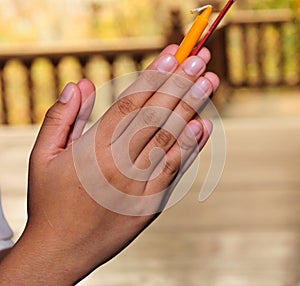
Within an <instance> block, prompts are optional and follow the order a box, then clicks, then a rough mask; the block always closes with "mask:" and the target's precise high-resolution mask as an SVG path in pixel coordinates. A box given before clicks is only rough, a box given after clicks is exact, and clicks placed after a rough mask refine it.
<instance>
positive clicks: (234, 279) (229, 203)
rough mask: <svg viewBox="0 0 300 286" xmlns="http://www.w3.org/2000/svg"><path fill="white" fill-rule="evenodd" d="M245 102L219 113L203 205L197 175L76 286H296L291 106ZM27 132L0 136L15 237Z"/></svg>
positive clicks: (299, 141)
mask: <svg viewBox="0 0 300 286" xmlns="http://www.w3.org/2000/svg"><path fill="white" fill-rule="evenodd" d="M253 100H254V99H252V100H251V99H249V101H248V102H247V97H244V98H243V99H242V101H241V102H242V105H240V106H238V105H235V104H234V103H232V105H231V106H228V108H227V109H226V108H225V110H224V114H225V117H224V126H225V130H226V138H227V144H228V146H227V160H226V166H225V169H224V173H223V176H222V178H221V180H220V183H219V185H218V187H217V190H216V191H215V193H214V194H213V195H212V196H211V197H210V198H209V200H208V201H206V202H204V203H199V202H198V200H197V198H198V194H199V189H200V187H201V184H202V182H203V178H204V174H201V173H200V174H199V177H198V178H197V180H196V182H195V183H194V185H193V187H192V190H191V191H190V192H189V194H188V195H187V196H186V197H185V198H184V199H183V200H182V201H180V202H179V203H178V204H177V205H176V206H174V207H172V208H171V209H169V210H168V211H166V212H165V213H163V214H162V216H160V217H159V218H158V220H157V221H156V222H155V223H153V225H151V226H150V228H148V229H147V230H146V231H145V232H144V233H143V234H142V235H141V236H140V237H139V238H138V239H137V240H136V241H135V242H134V243H133V244H132V245H130V246H129V247H128V248H127V249H126V250H125V251H124V252H123V253H122V254H120V255H119V256H117V257H116V258H115V259H113V260H112V261H111V262H109V263H107V264H106V265H104V266H102V267H101V268H100V269H98V270H97V271H95V272H94V273H93V274H92V275H91V276H90V277H88V278H87V279H85V280H84V281H82V282H81V283H80V285H85V286H92V285H104V286H129V285H130V286H133V285H134V286H140V285H143V286H161V285H162V286H182V285H185V286H250V285H251V286H296V285H297V286H299V285H300V215H299V214H300V176H299V172H300V104H299V101H298V100H299V99H298V98H297V97H296V96H295V97H293V100H292V102H289V103H287V102H285V101H284V102H280V101H279V102H278V106H277V109H276V103H274V102H273V101H271V100H270V99H268V100H270V102H272V104H273V105H272V108H274V110H273V111H274V112H273V113H268V112H267V113H266V114H264V113H263V112H257V110H259V111H261V110H262V111H263V106H264V105H265V101H264V100H261V99H260V100H261V101H259V102H256V104H255V103H254V102H253ZM237 102H238V101H237ZM282 104H283V105H284V106H286V105H290V107H289V108H288V107H285V109H284V110H285V111H286V112H282V110H278V108H279V109H280V108H283V107H282ZM297 104H298V108H297V106H296V105H297ZM244 107H245V109H244V110H243V109H242V108H244ZM247 108H248V109H247ZM249 108H250V109H251V108H253V109H254V110H252V113H251V110H249ZM255 110H256V112H257V113H255V112H254V111H255ZM288 110H290V111H291V112H288ZM277 112H278V113H277ZM230 114H231V115H232V116H230ZM254 115H255V116H254ZM35 132H36V128H15V129H5V128H1V129H0V160H1V164H0V184H1V188H2V195H3V202H4V204H5V206H4V208H5V212H6V214H7V217H8V219H9V220H10V222H11V225H12V227H13V228H14V230H15V234H16V238H17V237H18V236H19V234H20V233H21V231H22V227H23V226H24V222H25V219H26V211H25V205H26V202H25V194H26V161H27V158H28V152H29V150H30V148H31V145H32V143H33V140H34V134H35ZM208 149H209V148H207V149H206V151H205V152H204V155H203V156H202V159H201V160H200V162H201V164H203V165H205V164H207V163H208V160H209V158H208V157H209V156H208V153H209V150H208ZM201 166H202V165H201ZM201 170H202V167H201V168H200V171H201Z"/></svg>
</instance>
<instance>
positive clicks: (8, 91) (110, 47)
mask: <svg viewBox="0 0 300 286" xmlns="http://www.w3.org/2000/svg"><path fill="white" fill-rule="evenodd" d="M164 45H165V41H164V39H163V38H160V37H156V38H147V39H144V38H137V39H118V40H110V41H105V42H103V41H86V42H77V43H72V44H71V43H65V44H62V43H59V44H34V45H31V44H24V45H22V46H20V45H17V46H14V45H7V46H6V47H2V48H1V49H0V70H1V75H0V78H1V108H0V113H1V122H2V123H4V124H10V123H37V122H38V121H40V117H41V116H39V115H38V113H39V111H38V110H37V109H38V107H37V104H36V103H37V102H39V101H43V97H45V96H46V95H44V93H47V89H49V86H50V88H51V89H52V91H51V94H52V101H53V100H54V99H55V96H57V95H58V93H59V92H60V90H61V88H62V86H63V85H64V84H65V83H66V82H68V81H76V80H79V79H80V78H82V77H88V75H87V73H88V70H89V65H90V63H91V62H92V61H93V60H94V61H96V60H97V59H98V60H101V61H102V64H103V63H105V68H106V69H107V72H106V73H108V75H107V74H106V80H109V79H113V78H115V77H116V76H117V75H118V73H117V71H116V62H117V61H118V60H119V59H120V58H121V57H124V56H127V57H129V58H130V59H131V60H132V62H133V63H134V67H133V69H134V70H137V71H139V70H141V69H142V65H143V61H144V60H145V59H146V58H147V57H148V56H151V55H153V54H156V53H158V51H159V50H161V49H162V47H163V46H164ZM97 57H99V58H97ZM41 60H43V61H44V62H43V64H44V66H45V65H47V66H48V67H47V68H46V69H48V71H49V69H50V77H49V75H48V81H47V83H46V84H45V86H44V88H40V90H39V92H37V89H38V85H39V83H38V80H39V79H38V77H39V76H40V74H39V73H45V75H44V76H46V77H47V72H46V71H45V67H44V69H39V68H38V63H39V61H41ZM66 61H71V62H72V64H71V67H70V68H71V71H69V74H67V75H65V73H66V72H65V69H64V68H63V64H66ZM14 67H15V69H14ZM16 67H18V69H17V68H16ZM102 67H103V65H102ZM14 71H15V72H14ZM19 93H23V96H20V94H19ZM48 93H49V92H48ZM48 96H49V94H48ZM50 97H51V96H50ZM44 99H45V98H44ZM18 101H21V102H22V104H21V105H22V106H19V108H18V105H20V104H18V103H20V102H18ZM46 101H48V102H49V99H47V100H46ZM50 101H51V99H50ZM111 101H113V95H112V98H111ZM13 109H17V110H18V109H19V110H20V112H19V113H18V112H16V111H14V112H13ZM12 112H13V113H14V115H13V114H12ZM15 114H16V115H15ZM18 117H19V118H18ZM20 117H21V118H20ZM26 118H27V119H26ZM24 120H25V122H24Z"/></svg>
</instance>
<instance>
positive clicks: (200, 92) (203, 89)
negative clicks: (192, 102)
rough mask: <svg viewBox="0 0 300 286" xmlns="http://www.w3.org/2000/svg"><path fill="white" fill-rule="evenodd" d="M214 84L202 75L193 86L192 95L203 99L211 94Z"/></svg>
mask: <svg viewBox="0 0 300 286" xmlns="http://www.w3.org/2000/svg"><path fill="white" fill-rule="evenodd" d="M211 92H212V86H211V83H210V81H209V80H208V79H206V78H205V77H201V78H200V79H198V80H197V81H196V83H195V84H194V85H193V86H192V88H191V95H192V97H194V98H197V99H203V98H206V97H208V96H209V95H210V93H211Z"/></svg>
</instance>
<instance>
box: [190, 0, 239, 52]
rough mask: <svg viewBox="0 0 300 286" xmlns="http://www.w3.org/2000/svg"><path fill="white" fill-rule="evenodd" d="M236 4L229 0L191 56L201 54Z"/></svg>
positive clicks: (234, 0)
mask: <svg viewBox="0 0 300 286" xmlns="http://www.w3.org/2000/svg"><path fill="white" fill-rule="evenodd" d="M234 2H236V0H229V1H228V2H227V4H226V5H225V7H224V8H223V9H222V10H221V12H220V13H219V15H218V17H217V18H216V20H215V21H214V22H213V23H212V25H211V26H210V28H209V30H208V32H207V33H206V34H205V36H204V37H203V38H202V40H201V41H200V42H199V44H198V45H197V46H196V47H195V48H194V49H193V51H192V52H191V56H195V55H197V54H198V53H199V51H200V50H201V49H202V47H203V46H204V45H205V43H206V41H207V40H208V38H209V37H210V36H211V34H212V33H213V32H214V30H215V29H216V28H217V27H218V25H219V24H220V22H221V21H222V19H223V18H224V16H225V14H226V13H227V12H228V10H229V9H230V7H231V6H232V5H233V4H234Z"/></svg>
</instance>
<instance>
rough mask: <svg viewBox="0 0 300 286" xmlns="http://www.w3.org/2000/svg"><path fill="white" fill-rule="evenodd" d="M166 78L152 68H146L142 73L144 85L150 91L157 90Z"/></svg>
mask: <svg viewBox="0 0 300 286" xmlns="http://www.w3.org/2000/svg"><path fill="white" fill-rule="evenodd" d="M165 78H166V76H165V75H162V74H160V73H158V72H156V71H152V70H146V71H144V72H143V73H142V74H141V80H142V82H143V85H144V87H146V88H147V89H149V90H150V91H154V90H156V89H157V88H158V87H159V86H160V85H161V84H162V82H163V81H164V80H165Z"/></svg>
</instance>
